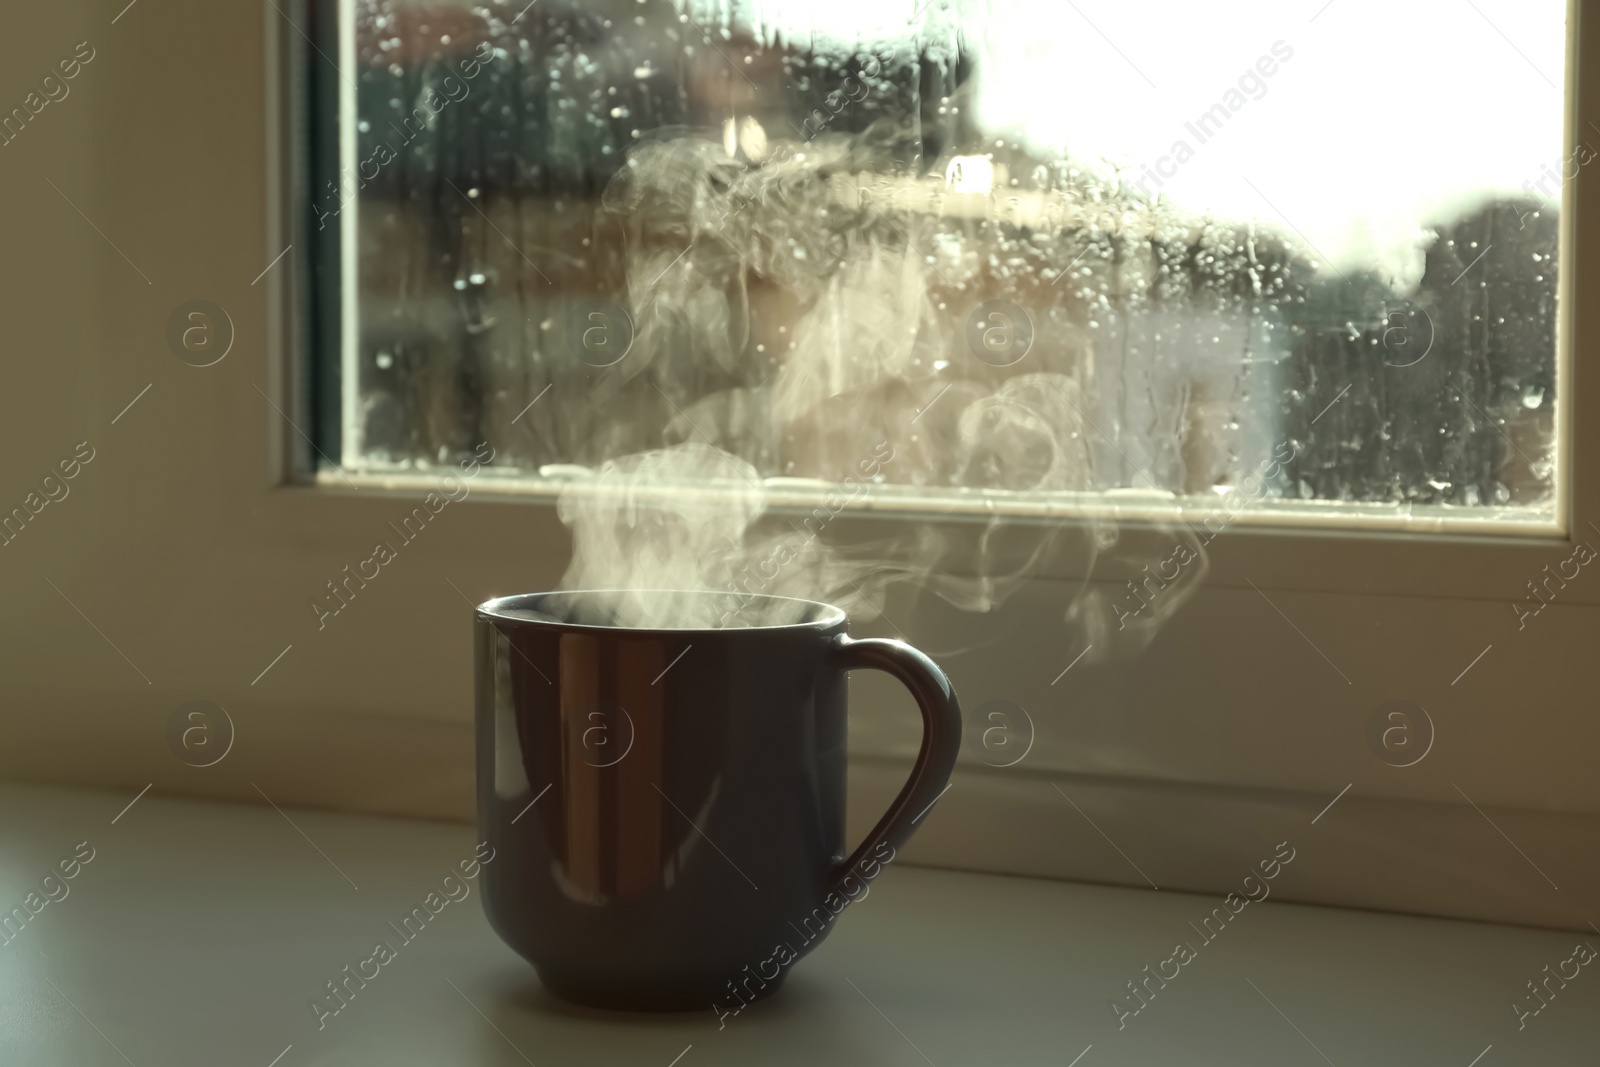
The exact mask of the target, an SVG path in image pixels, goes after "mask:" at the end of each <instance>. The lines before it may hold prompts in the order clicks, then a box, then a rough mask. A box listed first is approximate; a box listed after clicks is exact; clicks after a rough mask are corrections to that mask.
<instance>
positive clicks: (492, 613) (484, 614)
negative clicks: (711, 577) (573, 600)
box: [473, 589, 849, 634]
mask: <svg viewBox="0 0 1600 1067" xmlns="http://www.w3.org/2000/svg"><path fill="white" fill-rule="evenodd" d="M605 593H624V594H625V593H664V594H676V595H689V596H699V597H728V596H732V597H737V598H741V599H745V600H765V601H785V602H787V603H791V604H805V605H808V606H810V607H812V608H814V609H816V616H817V617H816V618H812V619H808V620H806V621H804V622H781V623H771V624H768V625H762V626H606V625H603V624H600V623H591V622H566V621H564V620H560V619H530V618H526V617H523V616H518V615H506V614H503V612H504V611H505V610H506V609H508V608H509V607H512V606H513V602H517V601H522V602H526V601H530V600H536V599H538V598H543V597H549V596H557V595H562V594H565V595H568V596H585V595H589V594H605ZM473 614H474V615H475V616H476V617H477V618H480V619H484V620H486V621H490V620H492V621H496V622H506V623H514V624H516V625H519V626H540V627H546V628H549V629H553V630H585V631H590V632H593V633H606V634H619V633H624V634H649V633H665V634H733V633H762V632H770V631H781V630H818V631H821V630H827V629H829V628H831V627H834V626H838V625H840V624H842V623H844V622H846V621H847V620H848V618H849V616H848V615H846V614H845V611H844V609H843V608H841V607H839V606H838V605H836V604H829V603H826V602H824V601H821V600H806V599H804V598H803V597H792V596H776V595H774V594H772V593H730V592H726V591H720V590H713V589H547V590H545V591H543V592H536V593H508V594H506V595H505V596H497V597H492V598H491V599H489V600H486V601H484V602H483V603H481V604H478V605H477V606H476V607H475V608H474V609H473Z"/></svg>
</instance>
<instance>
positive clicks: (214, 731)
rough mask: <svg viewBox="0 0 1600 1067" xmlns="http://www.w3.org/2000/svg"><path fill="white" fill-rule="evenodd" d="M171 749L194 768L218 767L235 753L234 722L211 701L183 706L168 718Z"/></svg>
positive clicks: (192, 702) (177, 708)
mask: <svg viewBox="0 0 1600 1067" xmlns="http://www.w3.org/2000/svg"><path fill="white" fill-rule="evenodd" d="M167 747H168V748H170V749H171V750H172V754H173V755H174V756H177V757H178V758H179V759H181V760H182V761H183V762H185V763H187V764H188V765H189V766H191V767H215V766H216V765H217V764H219V763H221V762H222V760H223V758H224V757H225V756H227V754H228V753H229V752H231V751H233V719H232V718H231V717H230V716H229V715H228V712H227V710H226V709H225V708H223V707H222V706H221V705H220V704H213V703H212V702H211V701H209V700H191V701H189V702H188V703H187V704H180V705H178V707H176V708H174V709H173V712H172V714H171V715H170V716H168V717H167Z"/></svg>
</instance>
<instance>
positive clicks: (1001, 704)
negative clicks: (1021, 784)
mask: <svg viewBox="0 0 1600 1067" xmlns="http://www.w3.org/2000/svg"><path fill="white" fill-rule="evenodd" d="M965 736H966V740H967V747H968V748H969V749H971V750H972V752H973V753H974V754H975V755H976V756H977V757H978V758H979V759H981V760H983V762H985V763H987V764H988V765H989V766H991V767H1015V766H1016V765H1017V764H1019V763H1021V762H1022V759H1023V757H1024V756H1026V755H1027V754H1028V753H1029V751H1031V750H1032V749H1033V736H1034V732H1033V717H1032V716H1030V715H1029V714H1028V712H1027V709H1026V708H1024V707H1022V705H1020V704H1014V703H1012V702H1011V701H1009V700H990V701H986V702H984V703H983V704H980V705H979V706H978V708H977V710H976V711H973V712H971V713H969V714H968V715H967V725H966V731H965Z"/></svg>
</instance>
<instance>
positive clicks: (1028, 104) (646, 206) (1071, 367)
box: [312, 0, 1594, 522]
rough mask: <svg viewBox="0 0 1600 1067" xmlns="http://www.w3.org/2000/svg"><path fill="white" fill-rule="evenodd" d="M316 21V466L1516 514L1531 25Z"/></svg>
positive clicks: (1538, 228)
mask: <svg viewBox="0 0 1600 1067" xmlns="http://www.w3.org/2000/svg"><path fill="white" fill-rule="evenodd" d="M347 2H348V3H349V4H351V5H352V6H350V7H347V8H346V9H344V18H346V19H347V20H348V23H349V24H350V25H353V29H354V41H355V55H354V56H353V57H348V58H347V59H346V61H345V63H344V64H343V67H344V69H343V70H341V72H340V75H339V77H337V78H333V77H329V78H324V79H322V80H321V81H319V82H318V84H319V85H326V86H328V92H329V93H330V94H331V93H334V92H337V93H339V94H341V97H342V99H343V100H344V103H345V107H346V110H345V112H344V113H345V114H348V115H353V116H354V119H355V129H354V131H349V130H346V131H344V132H345V134H346V136H345V139H344V141H345V143H344V146H343V148H342V150H341V152H340V159H339V160H338V161H337V163H338V167H337V168H330V169H337V170H338V171H339V175H340V176H339V177H338V178H337V179H334V180H332V181H331V182H327V183H325V184H323V185H322V187H321V188H320V190H319V191H318V192H317V194H316V195H315V196H314V198H313V205H312V215H313V220H312V227H313V230H314V231H316V233H317V236H318V238H319V240H322V241H325V242H332V243H334V244H337V243H338V242H341V241H342V242H343V244H342V245H341V246H340V247H342V248H343V249H344V250H345V253H346V257H347V258H345V260H344V262H343V273H344V283H343V284H344V294H343V300H342V302H341V301H330V302H327V303H325V304H324V305H323V306H325V307H333V308H336V309H337V312H336V313H337V314H341V315H346V316H351V317H353V319H354V322H353V323H351V324H349V328H347V329H345V330H344V332H343V333H342V334H341V333H339V332H338V331H335V332H334V333H332V334H328V333H325V334H324V336H343V337H345V338H347V340H346V342H345V343H344V345H343V346H342V347H343V349H344V350H343V351H338V352H333V351H323V352H321V353H319V358H321V359H324V360H333V361H337V363H338V364H339V366H340V368H341V372H342V374H341V384H340V388H341V390H342V399H341V406H340V416H339V418H338V420H337V422H338V427H337V430H338V436H339V440H338V441H337V442H336V446H337V447H336V450H334V449H329V450H327V451H329V454H331V455H338V456H340V457H341V462H342V464H343V465H344V466H345V467H346V468H347V469H349V470H352V471H354V470H362V471H370V472H380V473H381V472H393V471H404V470H413V469H421V468H427V467H430V466H433V465H441V464H449V463H454V462H457V461H458V460H460V459H461V458H462V457H465V456H468V455H471V454H473V452H474V449H475V447H476V446H477V445H478V444H479V443H481V442H484V441H488V442H490V443H491V444H492V445H493V447H494V449H495V461H494V466H495V469H496V470H498V471H499V472H501V475H502V476H505V477H516V478H521V479H528V480H533V481H543V482H546V483H551V484H561V483H565V482H568V481H571V480H574V479H585V478H589V477H592V476H593V473H594V472H595V471H597V470H598V468H599V467H600V466H601V465H602V464H604V463H605V462H606V461H608V460H616V459H619V458H621V457H626V456H630V455H635V454H637V453H641V452H647V451H650V450H652V449H660V448H663V447H667V446H672V445H677V444H696V445H714V446H715V447H716V448H718V449H720V450H722V451H723V452H725V453H727V454H729V455H730V456H731V457H735V458H736V460H737V461H738V462H737V463H734V464H729V465H728V470H727V474H726V475H725V476H726V477H728V478H735V477H753V478H756V479H762V480H766V481H767V482H768V483H769V484H770V485H772V486H774V487H785V486H787V487H789V488H796V489H803V488H804V487H805V486H806V485H808V484H817V483H837V482H840V481H842V480H844V479H845V478H846V476H848V475H851V474H852V473H853V472H858V471H859V470H861V469H863V468H861V464H862V463H863V462H864V461H866V460H868V459H871V458H873V457H875V456H876V457H878V459H879V460H880V462H876V463H874V471H873V475H872V477H873V478H874V479H875V484H876V493H877V495H878V500H879V502H880V503H882V502H887V503H893V502H894V501H896V500H900V501H906V502H920V503H922V504H928V503H930V502H931V503H933V504H936V505H938V506H941V507H954V508H960V507H980V506H981V507H987V508H995V507H999V508H1002V509H1007V510H1029V509H1034V510H1037V509H1041V508H1050V509H1055V508H1065V509H1068V510H1070V509H1071V508H1074V507H1087V506H1090V505H1092V504H1093V502H1095V501H1107V500H1111V501H1117V502H1120V503H1121V504H1124V505H1130V506H1131V505H1136V504H1139V503H1141V502H1143V503H1144V504H1147V505H1151V506H1156V505H1162V504H1165V505H1168V506H1174V507H1177V506H1183V505H1185V504H1186V503H1187V502H1193V501H1196V500H1204V501H1214V500H1216V499H1217V497H1218V495H1219V494H1231V496H1232V498H1233V499H1238V498H1239V497H1240V496H1243V497H1244V499H1245V500H1246V501H1247V502H1248V507H1249V509H1250V510H1253V511H1257V512H1271V513H1279V514H1284V515H1293V514H1299V513H1302V512H1309V513H1311V514H1312V515H1314V516H1315V515H1322V514H1332V513H1355V514H1364V515H1371V516H1375V517H1382V516H1383V515H1400V516H1412V517H1416V516H1423V517H1424V518H1426V517H1429V516H1432V517H1433V518H1443V519H1449V518H1462V519H1470V518H1476V517H1490V516H1492V517H1496V518H1500V519H1511V520H1513V521H1514V520H1518V519H1524V518H1525V519H1528V520H1530V521H1543V522H1547V521H1549V519H1550V518H1551V516H1552V515H1553V508H1554V501H1555V499H1556V492H1555V490H1556V484H1557V475H1558V472H1557V471H1556V469H1555V462H1554V461H1555V456H1556V454H1557V449H1556V447H1555V442H1556V425H1555V419H1554V411H1555V397H1556V390H1557V387H1558V382H1557V377H1556V373H1555V369H1556V323H1557V306H1556V305H1557V301H1556V297H1557V278H1558V266H1559V265H1558V256H1557V251H1558V229H1559V203H1560V197H1561V192H1562V188H1563V185H1564V184H1565V182H1567V181H1570V180H1573V179H1574V178H1575V177H1576V176H1577V174H1578V173H1579V171H1580V170H1581V168H1582V167H1584V166H1585V165H1586V164H1587V163H1588V162H1590V160H1591V159H1592V158H1593V155H1594V153H1593V151H1592V150H1591V149H1590V148H1589V147H1588V145H1589V142H1588V141H1586V140H1585V139H1584V137H1580V139H1579V142H1578V144H1577V146H1576V148H1575V149H1572V150H1566V149H1564V147H1563V144H1564V139H1563V136H1562V115H1563V103H1564V100H1563V92H1562V88H1561V87H1562V85H1563V84H1564V76H1565V75H1564V41H1565V21H1564V20H1565V5H1564V4H1563V3H1560V2H1559V0H1516V2H1515V3H1511V2H1506V3H1492V2H1489V0H1480V2H1478V3H1476V4H1471V5H1466V6H1465V7H1463V6H1461V5H1458V4H1454V3H1452V4H1443V3H1418V4H1408V5H1393V4H1379V3H1375V2H1366V0H1333V2H1332V3H1326V4H1324V3H1321V2H1320V0H1319V2H1318V3H1312V4H1283V3H1265V2H1242V3H1236V4H1230V5H1228V7H1227V10H1226V11H1224V12H1220V13H1219V12H1218V11H1216V10H1215V9H1214V6H1213V5H1170V6H1163V7H1162V8H1161V9H1160V10H1161V14H1160V17H1159V18H1153V17H1152V16H1151V14H1150V11H1149V9H1148V7H1147V6H1146V5H1126V4H1110V3H1102V4H1091V3H1088V2H1082V3H1070V4H1063V3H1061V2H1060V0H969V2H956V0H931V2H929V0H922V2H920V3H912V2H910V0H905V2H888V0H849V2H844V0H826V2H818V0H715V2H703V0H694V2H689V3H686V2H683V0H678V2H673V0H593V2H587V3H571V2H567V3H563V2H560V0H539V2H538V3H535V4H531V5H527V6H523V5H522V4H521V3H513V4H506V5H493V6H484V5H481V4H468V3H459V4H456V3H449V2H433V3H414V2H401V0H347ZM347 39H348V38H347ZM324 51H325V52H327V53H328V55H327V56H325V57H324V58H323V59H322V60H318V62H327V63H332V62H333V60H332V59H331V58H329V57H332V56H338V55H340V53H339V52H338V51H337V50H336V49H332V48H331V47H330V48H325V49H324ZM346 94H347V95H346ZM321 103H322V104H323V105H324V107H325V108H326V109H329V110H330V111H331V110H332V109H334V108H335V107H336V106H338V104H337V103H336V102H335V101H332V100H328V101H322V102H321ZM1590 132H1593V131H1590ZM1585 136H1586V135H1585ZM331 246H332V245H330V247H331ZM884 442H888V443H890V445H891V446H892V460H891V461H887V462H883V461H881V459H882V451H881V448H880V445H881V444H882V443H884ZM746 465H748V466H746ZM707 477H710V478H715V477H717V475H715V474H710V475H707ZM785 480H806V481H785Z"/></svg>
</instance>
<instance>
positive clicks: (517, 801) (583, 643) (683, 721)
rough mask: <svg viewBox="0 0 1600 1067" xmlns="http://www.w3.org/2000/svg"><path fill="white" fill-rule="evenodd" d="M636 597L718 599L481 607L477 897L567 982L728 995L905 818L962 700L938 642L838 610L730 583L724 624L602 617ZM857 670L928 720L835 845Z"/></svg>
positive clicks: (621, 994) (554, 984)
mask: <svg viewBox="0 0 1600 1067" xmlns="http://www.w3.org/2000/svg"><path fill="white" fill-rule="evenodd" d="M641 597H643V598H646V601H647V602H648V601H649V599H650V598H657V599H656V601H655V602H654V603H653V604H650V603H647V605H646V606H653V607H655V608H662V607H666V608H668V609H669V610H668V611H667V612H666V613H665V614H666V615H668V616H671V615H675V614H677V613H678V612H677V610H676V609H678V608H682V609H683V610H682V612H681V615H682V617H683V618H685V619H701V620H704V619H707V618H715V615H714V611H713V609H714V608H715V607H716V606H717V605H719V604H725V603H726V602H727V600H728V598H727V597H726V596H725V595H722V594H716V593H646V594H641V593H634V592H629V593H607V592H598V593H532V594H525V595H520V596H508V597H501V598H498V599H496V600H491V601H489V602H487V603H485V604H483V605H481V606H480V607H479V608H478V609H477V613H476V621H475V624H474V625H475V631H476V632H475V642H476V657H477V661H476V685H477V767H478V820H479V825H480V829H481V840H485V841H487V842H488V843H489V844H490V845H491V846H492V847H493V848H494V850H495V855H496V861H495V863H493V864H492V865H488V866H486V867H485V868H484V883H483V891H484V898H483V899H484V908H485V910H486V911H487V913H488V916H489V921H490V923H491V925H492V926H493V927H494V929H495V931H496V932H497V933H498V934H499V935H500V936H501V937H502V938H503V939H504V940H505V941H506V943H507V944H509V945H510V946H511V947H512V948H513V949H515V950H516V951H517V952H519V953H521V954H522V956H523V957H525V958H526V959H527V960H528V961H529V962H531V963H532V964H533V966H534V968H535V970H536V971H537V972H538V975H539V978H540V980H541V981H542V982H543V983H544V984H545V986H546V987H547V988H549V989H550V990H551V991H552V992H553V993H555V994H556V995H557V996H559V997H561V998H563V999H566V1000H571V1001H574V1002H577V1003H581V1004H588V1005H593V1006H599V1007H608V1008H623V1009H635V1010H683V1009H693V1008H698V1009H704V1008H705V1007H706V1006H707V1005H708V1004H709V1005H711V1006H713V1007H716V1010H718V1011H719V1013H722V1012H724V1011H733V1010H737V1009H738V1007H740V1006H742V1005H743V1004H745V1003H748V1002H750V1001H753V1000H755V999H760V998H761V997H764V996H768V995H770V994H771V993H773V992H775V991H776V990H777V989H778V987H779V986H781V984H782V982H783V979H784V978H785V977H786V976H787V974H788V968H789V965H790V964H792V963H793V962H794V961H795V960H796V959H798V958H799V957H801V956H803V955H805V954H806V953H807V952H808V951H810V950H811V949H812V948H814V947H816V945H817V944H818V943H820V942H821V940H822V938H823V937H825V936H826V935H827V933H828V931H829V930H830V929H831V928H832V919H833V917H834V916H836V915H837V914H838V913H839V911H841V910H842V909H843V908H844V906H845V905H846V904H847V903H848V902H849V901H850V900H853V899H856V898H858V897H860V896H861V895H862V894H863V893H865V891H866V885H867V883H868V882H869V881H870V880H871V878H872V877H873V876H874V875H875V874H876V873H877V871H878V870H879V869H881V867H882V865H883V864H884V863H886V862H887V861H888V860H890V859H892V858H893V856H894V852H895V850H896V849H898V848H899V847H900V846H901V845H902V844H903V843H904V842H905V840H906V839H907V838H908V837H910V835H911V833H912V831H913V829H914V828H915V827H914V822H915V821H916V820H917V819H919V818H920V817H921V815H922V814H923V813H924V812H925V811H926V810H927V808H928V807H929V806H930V805H932V804H933V802H934V801H935V800H937V799H938V798H939V795H940V793H941V792H942V791H943V790H944V788H945V785H946V783H947V781H948V780H949V776H950V771H951V769H952V768H953V767H954V765H955V761H956V754H957V752H958V750H959V748H960V743H961V712H960V709H959V707H958V705H957V703H956V696H955V692H954V690H953V689H952V688H951V685H950V681H949V679H947V678H946V677H945V675H944V673H943V672H942V671H940V670H939V668H938V667H937V666H935V665H934V663H933V661H932V660H930V659H929V658H928V657H927V656H925V655H923V654H922V653H921V652H918V651H917V650H916V649H914V648H912V647H911V646H909V645H907V644H905V643H903V642H900V641H889V640H881V639H877V638H873V639H866V640H855V639H852V638H851V637H849V636H848V635H847V634H846V632H845V629H846V626H845V614H844V612H843V611H841V610H840V609H838V608H836V607H832V606H829V605H827V604H820V603H814V602H811V601H802V600H791V599H789V598H784V597H767V596H741V597H740V598H739V601H738V604H739V610H738V611H737V612H734V613H733V614H734V616H735V617H734V618H733V619H732V620H731V622H730V620H729V619H728V614H729V613H728V612H727V611H724V612H723V615H722V617H720V618H718V619H717V621H716V622H715V623H713V624H711V625H707V626H705V627H702V628H685V629H676V628H670V627H633V626H621V625H614V622H615V620H616V618H617V617H618V616H617V613H616V606H617V605H618V604H621V603H624V602H626V603H630V604H633V605H634V606H638V605H639V604H640V603H641V601H640V598H641ZM660 598H671V599H668V600H661V599H660ZM708 612H709V613H710V614H708ZM654 617H658V618H659V617H663V612H661V611H656V612H654ZM742 618H754V619H759V620H762V623H761V624H759V625H754V624H744V623H742V621H741V619H742ZM774 620H776V621H774ZM863 668H866V669H873V670H881V671H886V672H888V673H889V674H892V675H894V676H895V677H896V678H898V679H899V680H900V681H901V682H902V683H904V684H905V685H906V687H907V688H908V689H910V690H911V692H912V695H913V696H915V697H916V700H917V704H918V705H919V707H920V708H921V711H922V719H923V738H922V747H921V750H920V752H919V753H918V754H917V759H916V763H915V764H914V766H913V767H912V770H911V775H910V778H909V780H908V781H907V782H906V784H905V787H904V788H902V789H901V791H900V794H899V795H898V796H897V797H896V798H895V801H894V803H893V804H892V805H891V806H890V808H889V810H888V811H887V812H886V813H885V814H884V815H883V817H882V818H881V819H880V820H879V821H878V823H877V825H876V826H875V827H873V829H872V832H871V833H869V834H868V835H867V837H866V839H865V840H864V841H862V842H861V844H860V845H859V846H858V847H857V848H856V849H855V851H854V853H853V854H851V855H850V856H849V857H848V858H846V856H845V852H844V848H845V841H844V824H845V705H846V700H845V675H846V673H847V672H849V671H851V670H857V669H863ZM717 1005H722V1007H717Z"/></svg>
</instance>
